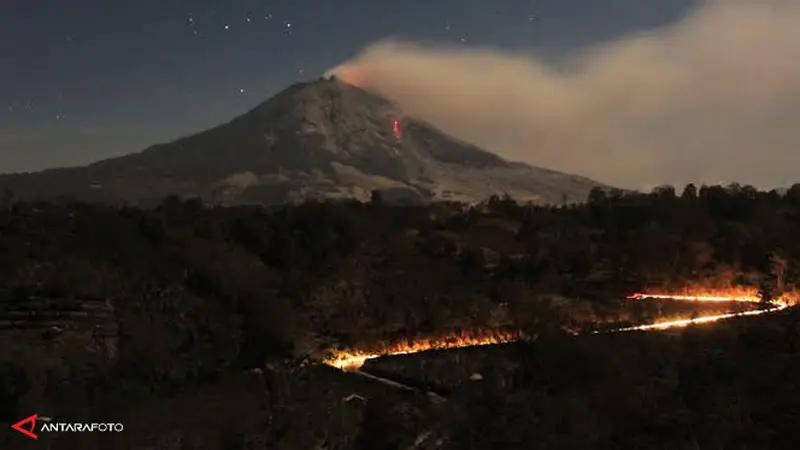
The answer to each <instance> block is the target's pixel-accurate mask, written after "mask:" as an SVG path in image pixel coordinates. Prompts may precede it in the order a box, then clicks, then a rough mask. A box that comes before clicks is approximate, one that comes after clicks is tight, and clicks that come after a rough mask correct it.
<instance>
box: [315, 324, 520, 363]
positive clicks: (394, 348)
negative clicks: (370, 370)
mask: <svg viewBox="0 0 800 450" xmlns="http://www.w3.org/2000/svg"><path fill="white" fill-rule="evenodd" d="M526 338H527V337H526V336H525V335H524V334H523V333H521V332H511V331H497V330H473V331H470V332H459V333H453V334H448V335H443V336H439V337H426V338H420V339H408V340H404V341H395V342H392V343H388V344H386V345H384V346H377V347H376V348H373V349H372V350H338V351H334V352H333V355H331V357H329V358H328V359H326V360H325V361H324V363H325V364H327V365H329V366H332V367H336V368H337V369H342V370H345V371H354V370H358V369H360V368H361V366H363V365H364V363H365V362H366V361H367V360H369V359H374V358H380V357H382V356H393V355H408V354H411V353H420V352H426V351H431V350H450V349H456V348H466V347H480V346H485V345H496V344H505V343H508V342H515V341H519V340H523V339H526Z"/></svg>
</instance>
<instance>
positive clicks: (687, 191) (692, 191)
mask: <svg viewBox="0 0 800 450" xmlns="http://www.w3.org/2000/svg"><path fill="white" fill-rule="evenodd" d="M681 198H682V199H683V200H694V199H696V198H697V187H696V186H695V185H694V184H692V183H689V184H687V185H686V187H685V188H683V193H682V194H681Z"/></svg>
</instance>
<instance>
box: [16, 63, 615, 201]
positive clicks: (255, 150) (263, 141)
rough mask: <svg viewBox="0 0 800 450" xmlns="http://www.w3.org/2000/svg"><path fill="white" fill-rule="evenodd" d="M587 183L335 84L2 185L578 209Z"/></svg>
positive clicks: (298, 90)
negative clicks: (507, 199) (500, 199)
mask: <svg viewBox="0 0 800 450" xmlns="http://www.w3.org/2000/svg"><path fill="white" fill-rule="evenodd" d="M596 186H602V185H600V184H599V183H596V182H594V181H592V180H589V179H586V178H582V177H578V176H573V175H567V174H564V173H560V172H555V171H552V170H547V169H543V168H538V167H532V166H529V165H526V164H522V163H517V162H510V161H506V160H504V159H503V158H501V157H499V156H497V155H495V154H492V153H489V152H487V151H485V150H482V149H480V148H478V147H476V146H474V145H470V144H468V143H465V142H462V141H459V140H458V139H455V138H453V137H451V136H448V135H446V134H445V133H443V132H441V131H439V130H437V129H436V128H435V127H433V126H432V125H430V124H428V123H426V122H424V121H422V120H418V119H416V118H412V117H407V116H405V115H404V114H403V112H402V111H401V110H400V108H399V107H398V106H397V105H396V104H394V103H393V102H391V101H389V100H387V99H384V98H382V97H379V96H377V95H374V94H372V93H369V92H366V91H364V90H362V89H359V88H357V87H354V86H351V85H348V84H344V83H342V82H340V81H338V80H336V79H335V78H328V79H319V80H316V81H312V82H308V83H299V84H295V85H293V86H290V87H289V88H287V89H285V90H284V91H282V92H280V93H279V94H277V95H276V96H274V97H273V98H271V99H269V100H267V101H266V102H264V103H262V104H260V105H258V106H257V107H256V108H254V109H253V110H251V111H249V112H247V113H245V114H243V115H241V116H239V117H237V118H235V119H233V120H232V121H230V122H228V123H226V124H224V125H220V126H218V127H215V128H212V129H209V130H207V131H203V132H201V133H198V134H195V135H191V136H188V137H184V138H181V139H178V140H176V141H173V142H169V143H164V144H158V145H155V146H152V147H150V148H148V149H146V150H144V151H142V152H139V153H134V154H130V155H126V156H122V157H118V158H112V159H106V160H103V161H99V162H96V163H94V164H90V165H88V166H84V167H75V168H61V169H51V170H45V171H42V172H36V173H28V174H13V175H3V176H0V187H5V188H8V189H11V190H12V191H13V192H14V194H15V197H16V198H17V199H31V198H40V199H42V198H49V199H52V198H72V199H79V200H88V201H129V202H134V203H140V204H141V203H151V202H153V201H159V200H161V199H163V198H164V197H165V196H167V195H170V194H177V195H179V196H200V197H202V198H204V199H205V200H207V201H211V202H218V203H223V204H236V203H263V204H275V203H283V202H296V201H303V200H307V199H311V198H316V199H335V198H356V199H368V198H370V194H371V192H372V191H374V190H377V191H381V192H382V193H383V197H384V198H385V199H387V200H391V199H397V200H400V199H403V200H406V201H414V202H416V201H422V202H425V201H431V200H458V201H467V202H475V201H481V200H485V199H486V198H488V197H489V196H491V195H494V194H501V195H502V194H509V195H510V196H511V197H513V198H515V199H517V200H522V201H534V202H543V203H545V202H546V203H561V202H563V201H583V200H584V199H585V198H586V196H587V194H588V192H589V191H590V190H591V189H592V188H593V187H596Z"/></svg>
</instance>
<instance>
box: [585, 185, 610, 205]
mask: <svg viewBox="0 0 800 450" xmlns="http://www.w3.org/2000/svg"><path fill="white" fill-rule="evenodd" d="M607 199H608V195H607V194H606V191H605V189H603V188H601V187H593V188H592V190H591V191H589V198H588V201H589V204H591V205H597V204H600V203H603V202H604V201H606V200H607Z"/></svg>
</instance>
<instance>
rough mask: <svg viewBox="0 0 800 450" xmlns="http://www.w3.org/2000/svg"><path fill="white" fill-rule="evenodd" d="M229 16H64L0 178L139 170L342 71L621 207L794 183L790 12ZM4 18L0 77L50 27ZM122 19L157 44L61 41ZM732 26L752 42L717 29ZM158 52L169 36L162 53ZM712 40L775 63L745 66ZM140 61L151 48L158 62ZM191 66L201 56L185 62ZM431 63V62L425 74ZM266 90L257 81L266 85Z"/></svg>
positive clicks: (781, 7)
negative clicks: (4, 59) (657, 192)
mask: <svg viewBox="0 0 800 450" xmlns="http://www.w3.org/2000/svg"><path fill="white" fill-rule="evenodd" d="M244 3H246V2H242V3H241V4H240V3H236V2H233V3H231V4H229V5H228V6H227V7H226V8H227V9H226V10H225V11H222V10H220V9H218V8H211V9H207V8H204V7H202V6H199V5H198V6H197V7H196V8H189V9H187V8H185V7H179V6H174V5H173V6H170V7H168V8H167V9H166V10H164V11H159V10H158V8H155V4H153V5H150V4H149V3H148V4H146V5H144V6H143V7H142V8H140V9H141V10H136V11H129V10H126V8H123V7H120V6H113V5H104V6H102V7H100V6H98V8H99V9H98V10H96V11H93V12H91V13H86V14H79V13H75V12H69V11H62V13H63V15H64V16H65V17H64V24H62V25H60V26H59V27H55V28H54V29H53V30H46V31H42V32H46V33H52V34H53V36H54V37H55V36H56V35H58V36H60V38H61V39H64V40H65V41H66V42H64V43H63V45H64V46H65V49H64V53H63V54H54V53H53V52H52V51H50V52H45V53H42V55H43V59H42V61H41V62H40V63H37V64H39V66H37V65H31V64H30V63H23V64H17V65H15V66H12V70H11V71H9V72H7V73H5V74H4V75H3V76H0V86H7V87H8V86H14V87H15V88H16V89H15V90H14V91H13V92H12V91H8V92H6V93H3V91H2V90H0V101H3V102H5V104H6V108H4V109H2V110H0V173H4V174H8V173H25V172H38V171H41V170H45V169H53V168H61V167H81V166H84V165H87V164H90V163H94V162H98V161H103V160H107V159H110V158H115V157H119V156H123V155H128V154H133V153H138V152H141V151H143V150H145V149H147V148H150V147H152V146H154V145H159V144H163V143H168V142H172V141H175V140H177V139H180V138H182V137H185V136H187V135H192V134H196V133H200V132H203V131H205V130H208V129H212V128H215V127H216V126H219V125H221V124H224V123H226V122H227V121H229V120H231V119H232V118H234V117H237V116H239V115H241V114H244V113H245V112H246V111H248V110H249V109H252V108H254V107H256V106H257V105H259V104H261V103H262V102H264V101H267V100H268V99H270V98H272V97H273V96H274V95H276V94H277V93H278V92H280V91H282V90H283V89H286V88H288V87H289V86H291V85H294V84H297V83H301V82H309V81H313V80H316V79H321V78H323V79H324V77H325V76H326V75H329V74H331V73H336V74H337V75H339V78H340V79H342V77H341V75H344V77H343V78H347V77H348V76H350V77H352V76H353V75H354V74H356V73H357V72H358V73H359V75H358V77H360V78H359V79H354V80H355V81H353V80H351V81H353V82H352V83H350V84H354V85H359V86H360V87H362V88H365V89H366V90H368V91H371V92H374V93H378V94H381V95H383V96H384V97H386V98H388V99H390V100H392V101H395V102H397V103H399V104H400V105H401V107H402V108H403V109H404V110H406V111H409V113H410V115H412V116H415V117H419V118H421V119H423V120H426V121H429V122H430V123H432V124H433V125H435V126H437V127H438V128H439V129H441V130H443V131H445V132H447V133H448V134H450V135H452V136H454V137H456V138H458V139H460V140H464V141H466V142H470V143H473V144H475V145H477V146H479V147H481V148H483V149H485V150H487V151H489V152H492V153H495V154H497V155H499V156H501V157H503V158H505V159H506V160H509V161H519V162H523V163H526V164H530V165H533V166H537V167H544V168H548V169H552V170H556V171H560V172H563V173H567V174H575V175H579V176H583V177H587V178H590V179H592V180H596V181H598V182H600V183H604V184H607V185H612V186H617V187H620V188H623V189H636V190H648V189H649V188H650V187H653V186H658V185H664V184H668V185H674V186H684V185H686V184H688V183H693V184H696V185H701V184H706V185H714V184H721V185H726V184H730V183H740V184H743V185H752V186H755V187H757V188H759V189H762V190H769V189H772V188H781V187H787V186H790V185H791V184H793V183H794V181H795V180H794V175H793V174H794V173H795V172H796V170H797V169H798V168H800V159H798V156H797V155H795V153H796V152H794V153H793V152H791V151H790V150H791V149H793V148H794V147H795V146H796V143H797V142H798V140H800V132H798V131H793V127H792V126H790V124H792V123H793V122H794V119H795V118H797V117H798V114H800V70H798V67H797V65H796V64H793V63H789V62H788V60H786V58H784V56H785V54H786V52H787V51H789V50H790V49H791V48H792V47H791V44H790V43H789V42H790V39H789V38H790V37H791V36H793V34H792V33H794V32H793V31H791V29H792V27H789V26H788V25H787V24H789V22H790V20H789V19H787V18H786V16H790V15H789V14H788V13H790V12H792V11H793V8H796V7H795V6H793V5H791V4H789V3H785V2H784V3H781V2H780V0H768V2H767V3H765V4H758V5H753V4H748V2H745V1H741V0H735V1H730V2H721V1H719V0H673V1H670V2H664V4H659V5H658V6H652V5H651V6H649V7H648V8H637V7H636V6H635V5H636V4H637V3H636V2H635V1H633V0H623V1H621V2H620V1H616V2H613V6H612V5H611V4H606V3H603V2H599V3H598V2H595V3H596V6H594V7H596V8H598V10H602V11H604V12H605V13H606V14H605V15H604V16H597V17H594V18H586V17H585V15H583V14H581V13H582V12H585V9H586V8H587V7H588V4H587V3H586V2H585V1H580V0H570V1H568V2H559V3H558V4H549V3H548V2H547V1H544V0H543V1H541V2H540V4H538V5H534V6H533V7H531V6H529V5H528V6H526V5H522V4H517V3H514V4H513V5H507V6H506V7H502V8H499V9H498V11H497V12H495V13H493V14H492V15H490V16H491V17H490V19H491V20H489V19H487V18H485V17H483V18H481V17H479V16H478V15H477V9H475V8H477V6H475V8H473V7H469V6H465V5H462V4H459V5H456V3H455V2H453V3H452V4H451V3H446V4H443V5H442V6H441V8H442V11H441V12H440V13H439V14H437V15H436V17H432V18H430V19H425V20H420V17H419V16H418V14H416V13H414V12H413V11H410V10H409V9H412V8H400V9H399V10H397V11H395V10H392V9H391V8H387V7H384V6H372V8H373V10H374V12H376V14H379V17H380V20H379V22H380V24H382V25H383V26H384V28H383V29H380V30H378V29H377V28H375V25H376V24H371V25H370V26H367V25H365V24H359V23H357V22H352V21H350V19H353V18H352V17H350V16H347V15H342V14H341V11H338V10H337V11H336V13H337V14H339V17H342V18H344V19H345V22H344V23H342V24H339V25H337V26H336V27H334V28H335V30H336V32H335V33H334V32H333V30H334V28H331V29H330V30H329V31H331V33H328V35H327V36H326V40H325V42H324V43H322V44H321V43H320V42H319V41H318V36H319V35H320V34H325V31H324V30H325V28H321V29H320V31H318V32H314V33H312V32H311V31H310V30H311V29H312V28H311V27H312V25H314V24H315V25H320V26H322V25H324V26H327V27H332V26H333V25H331V24H325V23H324V22H325V21H324V20H323V17H322V10H321V9H319V8H317V9H314V8H310V9H309V10H306V11H301V10H298V9H297V8H294V9H293V8H289V7H288V6H278V7H275V8H263V7H261V10H263V11H261V10H259V9H258V8H256V7H254V6H252V5H245V4H244ZM593 5H595V4H594V3H593ZM352 6H353V7H355V8H356V9H358V10H361V9H362V8H367V6H366V4H365V5H361V4H359V5H358V6H357V7H356V6H355V4H354V5H352ZM473 6H474V5H473ZM3 8H5V9H6V14H5V15H4V17H5V18H7V19H8V18H17V19H20V20H14V21H11V22H9V23H7V24H3V23H1V20H2V19H0V25H7V26H6V27H5V28H2V27H0V30H4V31H0V38H2V37H3V34H4V33H5V34H8V36H6V37H7V39H0V40H5V41H6V42H12V41H14V40H15V39H16V40H17V41H18V44H19V45H18V46H17V48H5V47H0V51H2V52H4V53H5V54H6V55H7V56H9V57H10V58H12V59H14V58H15V55H17V56H21V55H24V54H26V53H29V52H31V51H34V50H35V49H37V48H39V47H37V46H38V45H39V44H37V42H38V41H37V40H34V39H33V35H31V34H30V33H28V32H26V31H24V30H22V29H21V28H20V25H24V24H25V23H26V20H28V21H37V20H38V21H40V22H41V21H44V22H43V23H47V21H48V20H52V17H51V16H48V15H47V14H49V13H50V12H53V11H54V10H49V12H48V10H41V9H37V8H36V7H35V6H32V5H26V4H15V5H6V6H4V7H3ZM301 9H302V8H301ZM267 10H269V11H267ZM123 12H125V13H129V14H133V16H134V17H135V18H136V19H137V20H141V21H143V22H142V23H151V24H153V26H155V27H156V29H157V30H159V31H158V33H155V34H154V35H153V36H148V37H147V38H146V39H145V38H143V37H141V36H140V37H139V38H140V39H145V40H143V41H141V42H139V41H136V35H135V34H131V33H129V32H128V31H131V32H132V29H130V30H129V26H128V25H126V24H123V27H122V28H123V29H124V30H126V31H125V33H122V32H118V33H113V34H111V35H110V36H111V37H110V38H109V39H108V41H109V42H104V41H103V40H98V41H92V40H90V39H88V37H89V36H90V34H86V33H78V32H75V31H74V30H79V29H80V27H81V26H82V24H83V23H85V22H86V21H88V20H89V19H96V18H97V17H100V16H103V15H104V14H106V15H108V14H112V15H117V16H118V15H120V14H122V13H123ZM157 12H158V15H156V13H157ZM60 18H61V17H59V19H60ZM237 18H238V19H237ZM234 19H236V20H234ZM131 20H133V19H131ZM30 23H33V22H30ZM37 23H38V22H37ZM126 23H127V22H126ZM345 23H346V24H347V25H345ZM130 25H133V24H132V23H131V24H130ZM732 25H737V27H733V28H734V30H733V31H730V30H729V29H731V28H732V27H731V26H732ZM747 25H750V28H752V29H753V30H762V31H763V32H757V31H752V32H748V33H745V32H743V31H742V32H738V31H735V30H736V29H744V28H747V27H746V26H747ZM348 27H349V28H348ZM726 30H728V31H726ZM109 32H110V30H109V29H108V27H104V28H103V29H102V30H99V31H97V33H109ZM167 36H181V37H180V38H179V39H178V38H176V39H177V41H179V42H176V43H174V44H169V45H167V44H166V41H164V40H165V39H167ZM332 36H338V37H342V40H341V41H338V42H337V41H336V40H335V39H334V38H333V37H332ZM26 37H27V38H28V39H26ZM259 38H261V40H260V39H259ZM263 38H267V40H266V41H264V40H263ZM265 42H267V44H266V47H265V46H264V45H265ZM729 42H731V43H741V44H747V43H749V44H755V43H757V44H759V46H760V47H762V48H763V47H764V46H769V47H771V48H773V50H774V51H773V52H771V54H770V55H762V54H756V53H753V52H750V51H749V50H748V49H747V48H748V46H747V45H736V44H734V45H728V44H729ZM697 43H701V44H702V46H701V47H699V50H696V51H695V50H691V51H692V52H695V53H698V54H697V55H693V54H692V53H691V52H690V51H689V49H694V48H695V47H697ZM157 44H162V45H163V46H164V48H162V49H159V50H156V48H158V47H157V46H156V45H157ZM728 47H731V48H730V51H732V52H734V53H733V55H736V56H730V57H725V58H727V59H724V58H722V53H720V52H719V51H718V50H719V49H720V48H728ZM233 48H236V49H237V50H236V51H235V52H231V49H233ZM201 49H205V50H204V51H206V50H207V51H209V52H210V53H209V55H208V56H205V57H201V56H200V55H201V53H198V52H200V51H201ZM323 50H324V51H323ZM137 51H138V52H140V53H136V52H137ZM125 52H129V53H128V55H129V56H127V57H124V56H123V55H124V54H125ZM130 52H134V53H130ZM670 52H671V53H670ZM323 53H324V54H325V56H323V55H322V54H323ZM723 53H724V52H723ZM257 55H264V56H257ZM292 55H294V56H292ZM434 56H435V57H436V58H439V60H441V61H447V62H446V63H444V64H438V63H432V62H431V61H432V60H431V58H432V57H434ZM165 58H166V59H165ZM104 61H105V62H106V63H108V62H109V61H112V62H114V66H113V69H104V68H103V67H104V66H102V64H103V63H104ZM375 64H377V65H375ZM415 64H416V65H420V64H421V65H422V66H418V67H417V68H414V67H415V66H414V65H415ZM426 64H428V65H427V66H425V65H426ZM437 64H438V65H437ZM475 64H482V65H479V66H476V67H487V64H491V66H492V67H495V69H493V70H494V71H493V72H491V73H492V74H499V75H500V76H501V77H504V78H502V79H503V80H505V81H504V82H501V83H498V82H497V81H496V80H493V79H491V78H490V77H486V76H483V75H479V74H480V73H483V72H476V74H478V75H479V76H477V77H475V76H473V77H471V78H470V73H469V72H470V71H469V69H468V68H469V67H471V66H474V65H475ZM732 64H735V65H732ZM48 65H49V66H48ZM370 65H373V66H372V67H371V66H370ZM443 66H446V67H443ZM45 67H51V68H52V67H59V70H55V71H54V70H44V68H45ZM244 67H250V69H249V70H246V71H244V72H242V68H244ZM420 67H426V69H425V70H424V71H420V69H419V68H420ZM754 67H757V68H758V69H755V68H754ZM632 68H634V69H635V70H632ZM687 69H690V70H689V71H687ZM109 70H110V72H109ZM481 70H483V69H481ZM502 71H505V72H504V73H503V74H500V72H502ZM721 71H722V72H721ZM268 72H269V73H272V74H273V75H271V76H266V77H265V76H264V74H265V73H268ZM720 73H724V74H725V75H724V76H725V77H728V78H730V79H729V80H726V82H725V83H717V85H716V86H707V83H706V81H705V80H706V77H709V74H716V75H714V76H715V77H716V76H719V74H720ZM736 73H740V75H737V76H736V77H733V76H732V75H731V74H736ZM312 74H313V75H312ZM434 74H436V75H434ZM676 74H678V75H680V77H683V78H675V77H676ZM429 75H430V76H429ZM365 76H368V77H369V78H364V77H365ZM491 76H494V75H491ZM437 78H438V79H437ZM442 79H444V80H448V82H447V83H445V84H441V80H442ZM524 79H528V80H533V81H529V82H527V83H528V85H525V83H526V82H522V83H521V82H520V80H524ZM754 80H761V84H758V83H756V84H754V83H753V81H754ZM456 86H460V87H459V88H458V89H454V87H456ZM745 87H746V88H745ZM224 91H226V92H224ZM684 92H685V93H686V95H683V93H684ZM431 93H435V95H431ZM565 93H568V94H569V95H564V94H565ZM637 97H641V99H637ZM429 100H435V101H434V102H433V103H432V102H430V101H429ZM464 102H473V103H472V104H467V103H464ZM476 102H477V103H476ZM448 104H454V105H455V104H458V105H459V106H458V107H457V111H448V110H447V108H446V107H445V108H443V107H442V106H441V105H448ZM503 104H509V105H513V106H511V107H508V108H502V107H501V105H503ZM208 105H213V106H211V107H209V106H208ZM540 105H544V106H540ZM531 108H533V109H531ZM609 108H611V109H609ZM67 110H70V111H69V112H66V111H67ZM519 111H525V113H524V114H519ZM515 115H517V116H519V117H514V116H515ZM642 115H644V116H642ZM642 117H643V118H642ZM684 117H686V118H685V119H684ZM531 143H535V144H531ZM765 147H766V148H765ZM622 161H624V163H620V162H622Z"/></svg>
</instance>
